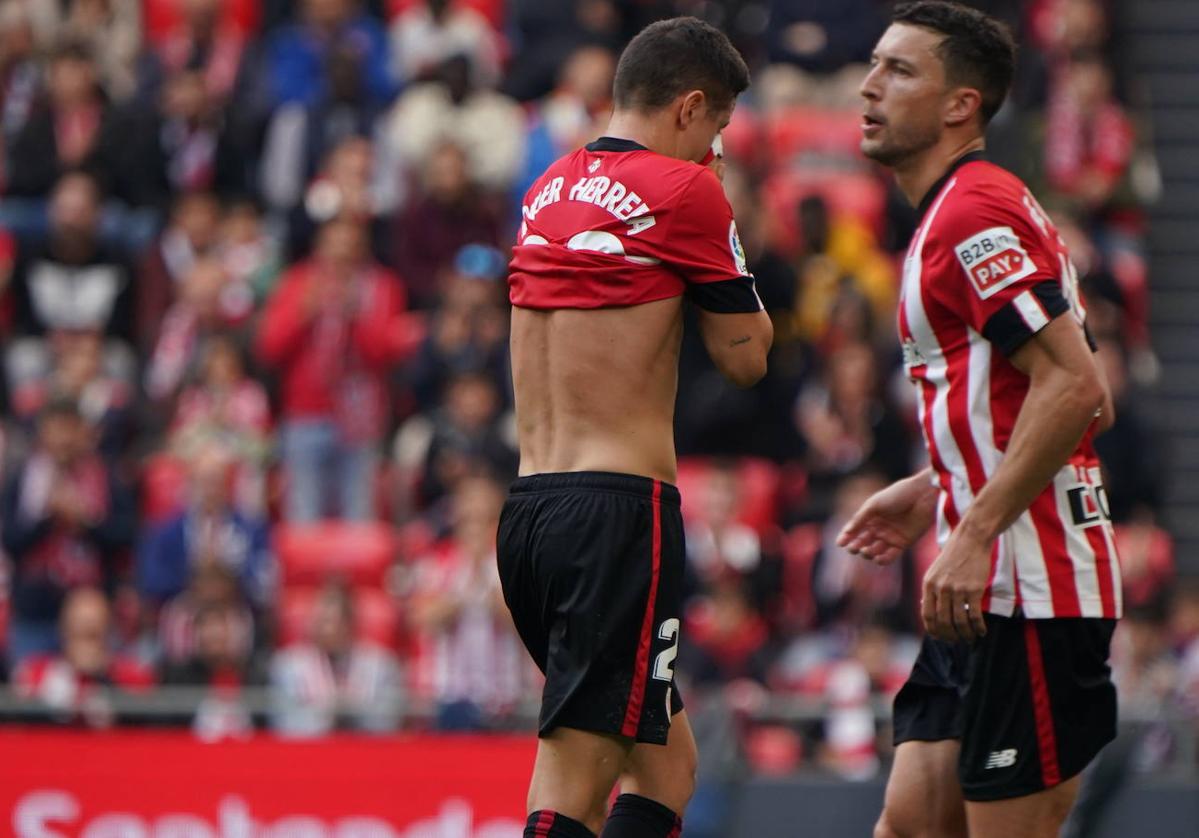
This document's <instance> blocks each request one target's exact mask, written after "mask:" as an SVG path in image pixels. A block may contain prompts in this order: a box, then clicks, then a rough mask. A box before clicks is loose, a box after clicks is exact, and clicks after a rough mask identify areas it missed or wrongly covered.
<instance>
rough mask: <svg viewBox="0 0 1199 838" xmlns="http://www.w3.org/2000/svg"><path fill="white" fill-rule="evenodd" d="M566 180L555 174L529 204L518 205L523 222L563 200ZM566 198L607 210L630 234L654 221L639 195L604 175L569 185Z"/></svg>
mask: <svg viewBox="0 0 1199 838" xmlns="http://www.w3.org/2000/svg"><path fill="white" fill-rule="evenodd" d="M564 184H565V179H564V178H561V177H556V178H554V179H553V180H551V181H550V182H549V183H547V184H546V185H545V186H544V187H543V188H542V190H541V191H540V192H539V193H537V197H536V198H534V199H533V204H532V206H527V207H521V211H522V214H523V215H524V218H525V220H526V221H532V220H533V219H535V218H536V217H537V214H538V213H540V212H541V211H542V210H543V209H545V208H546V207H547V206H549V205H550V204H556V203H558V202H559V201H561V200H562V187H563V185H564ZM567 197H568V199H569V200H571V201H581V202H583V203H585V204H594V205H595V206H597V207H599V208H600V209H602V210H607V211H608V212H610V213H611V214H612V215H614V216H615V217H616V218H619V219H620V220H621V221H623V222H624V223H626V224H628V225H630V227H631V228H632V229H630V230H629V235H630V236H631V235H635V234H636V233H640V232H642V231H644V230H648V229H649V228H650V227H653V226H654V224H656V223H657V221H656V220H655V219H654V217H653V216H652V215H650V214H649V212H650V208H649V205H648V204H646V203H645V202H644V201H643V200H641V196H640V195H638V194H637V193H636V192H633V191H631V190H629V188H628V187H627V186H625V185H624V184H623V183H621V182H620V181H618V180H616V181H614V180H612V179H611V178H608V177H605V176H604V175H596V176H595V177H585V178H580V179H579V181H578V183H576V184H575V185H574V186H572V187H571V188H570V192H569V193H568V194H567Z"/></svg>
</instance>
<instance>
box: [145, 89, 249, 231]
mask: <svg viewBox="0 0 1199 838" xmlns="http://www.w3.org/2000/svg"><path fill="white" fill-rule="evenodd" d="M127 131H128V136H127V137H126V138H124V142H125V143H126V144H127V145H128V147H129V151H128V152H127V153H128V154H129V157H130V162H129V165H128V166H127V169H128V170H129V173H128V175H127V177H126V179H125V180H126V183H125V187H124V193H123V194H124V196H125V197H126V200H129V201H131V202H132V203H135V204H137V205H139V206H142V207H151V208H154V209H156V210H157V211H158V212H160V213H163V212H165V211H166V210H167V209H168V208H169V206H170V199H171V196H172V195H178V194H181V193H185V192H200V191H207V190H212V191H216V192H220V193H222V194H236V193H239V192H241V191H242V190H244V188H245V187H246V183H245V182H244V181H245V171H244V163H243V161H242V160H241V159H240V156H241V155H242V154H243V149H240V148H237V147H235V145H234V142H233V138H232V137H231V135H230V133H229V130H228V125H227V122H226V120H225V119H223V117H222V114H221V112H220V110H219V109H218V108H217V106H216V103H214V102H213V101H212V100H211V99H210V98H209V94H208V89H207V88H206V87H205V85H204V77H203V76H202V75H200V73H199V72H198V71H196V70H180V71H179V72H176V73H172V74H171V75H169V76H167V78H166V79H165V80H164V82H163V84H162V91H161V93H160V95H159V96H158V98H157V105H156V107H154V108H145V109H141V110H139V111H138V112H137V116H136V117H135V118H132V119H130V120H129V125H128V128H127Z"/></svg>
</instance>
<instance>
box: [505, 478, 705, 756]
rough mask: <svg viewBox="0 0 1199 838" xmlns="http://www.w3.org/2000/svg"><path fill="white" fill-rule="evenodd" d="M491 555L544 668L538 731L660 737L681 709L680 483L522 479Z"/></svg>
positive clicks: (528, 642)
mask: <svg viewBox="0 0 1199 838" xmlns="http://www.w3.org/2000/svg"><path fill="white" fill-rule="evenodd" d="M496 550H497V556H498V562H499V570H500V581H501V583H502V585H503V590H504V600H505V601H506V602H507V603H508V608H509V609H510V610H511V612H512V618H513V621H514V622H515V624H516V630H517V631H518V632H519V633H520V636H521V639H522V640H523V641H524V644H525V647H526V648H527V649H528V650H529V653H530V654H531V655H532V656H533V660H534V661H536V662H537V665H538V666H539V667H540V668H541V671H542V672H544V673H545V690H544V692H543V693H542V700H541V718H540V723H539V726H538V732H539V733H540V735H542V736H545V735H547V734H548V733H550V732H551V731H552V730H554V729H555V728H558V727H570V728H576V729H579V730H587V731H593V732H597V733H611V734H616V735H620V736H626V737H629V738H631V739H635V740H636V741H638V742H650V743H654V744H659V745H660V744H665V742H666V735H667V732H668V731H669V728H670V719H671V717H672V716H673V715H674V714H676V713H678V712H679V711H681V710H682V709H683V702H682V699H681V698H680V697H679V694H678V690H676V689H674V688H673V687H674V684H673V677H674V659H675V655H676V653H677V651H678V642H679V628H680V619H681V616H682V615H681V613H680V611H681V607H682V584H683V561H684V550H683V520H682V515H681V513H680V511H679V491H678V489H676V488H675V487H674V486H671V485H669V484H667V483H662V482H661V481H659V480H652V479H650V478H648V477H637V476H633V475H627V474H611V473H607V472H567V473H560V474H539V475H534V476H531V477H522V478H519V479H518V480H517V481H516V482H515V483H513V484H512V487H511V490H510V492H509V496H508V500H507V502H506V503H505V504H504V510H503V513H502V515H501V516H500V528H499V536H498V541H497V547H496Z"/></svg>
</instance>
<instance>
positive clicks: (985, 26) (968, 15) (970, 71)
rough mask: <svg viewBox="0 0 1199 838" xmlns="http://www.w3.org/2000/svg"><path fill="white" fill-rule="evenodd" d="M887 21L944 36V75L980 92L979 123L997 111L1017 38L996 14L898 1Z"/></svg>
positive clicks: (925, 0) (935, 2) (935, 0)
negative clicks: (900, 2) (994, 16)
mask: <svg viewBox="0 0 1199 838" xmlns="http://www.w3.org/2000/svg"><path fill="white" fill-rule="evenodd" d="M891 22H892V23H903V24H907V25H908V26H919V27H921V28H923V29H931V30H932V31H934V32H938V33H940V34H942V35H944V36H945V38H944V40H942V41H941V44H940V45H939V46H938V47H937V55H938V56H940V58H941V61H942V63H944V65H945V76H946V78H947V79H948V80H949V81H950V82H951V83H953V84H964V85H968V86H970V87H974V88H977V89H978V92H979V93H981V94H982V105H981V107H980V108H979V110H980V112H981V114H982V118H983V124H984V125H986V124H987V123H988V122H990V121H991V117H993V116H995V114H996V113H997V112H998V111H999V108H1000V106H1002V105H1003V100H1004V99H1006V98H1007V94H1008V90H1009V89H1010V88H1011V86H1012V74H1013V73H1014V72H1015V67H1016V41H1015V39H1014V38H1013V37H1012V33H1011V30H1009V29H1008V27H1007V26H1006V25H1005V24H1004V23H1002V22H1000V21H998V20H996V19H995V18H993V17H991V16H989V15H986V14H984V13H983V12H980V11H978V10H977V9H972V8H970V7H969V6H963V5H961V4H960V3H953V2H948V0H920V2H916V3H902V4H900V5H899V6H897V7H896V8H895V12H894V13H893V14H892V15H891Z"/></svg>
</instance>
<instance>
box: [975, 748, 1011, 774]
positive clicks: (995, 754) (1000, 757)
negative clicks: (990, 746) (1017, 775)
mask: <svg viewBox="0 0 1199 838" xmlns="http://www.w3.org/2000/svg"><path fill="white" fill-rule="evenodd" d="M1015 764H1016V749H1015V748H1008V749H1007V750H1006V751H991V755H990V756H989V757H987V764H986V765H984V766H983V770H984V771H985V770H988V769H991V768H1011V767H1012V766H1013V765H1015Z"/></svg>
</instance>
